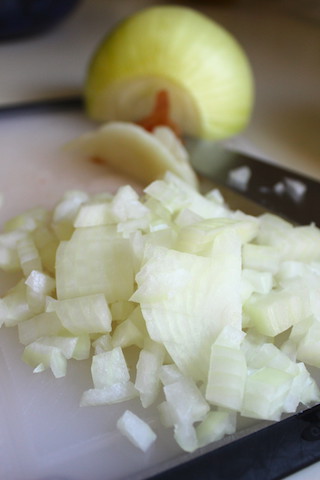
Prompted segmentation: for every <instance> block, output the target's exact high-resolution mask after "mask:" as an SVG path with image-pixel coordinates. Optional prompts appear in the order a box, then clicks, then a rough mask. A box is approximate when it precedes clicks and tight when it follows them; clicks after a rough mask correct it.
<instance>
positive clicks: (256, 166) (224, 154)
mask: <svg viewBox="0 0 320 480" xmlns="http://www.w3.org/2000/svg"><path fill="white" fill-rule="evenodd" d="M187 149H188V151H189V152H190V160H191V163H192V166H193V167H194V169H195V170H196V171H197V172H198V173H200V174H201V175H202V176H204V177H207V178H209V179H211V180H213V181H214V182H215V183H217V184H218V186H219V188H220V187H221V188H224V187H227V189H228V190H230V189H231V190H232V191H234V192H237V197H236V201H238V200H239V196H238V195H239V194H240V195H242V196H243V197H245V199H250V200H252V201H253V202H255V203H256V204H259V205H260V206H261V207H263V208H264V209H266V210H269V211H270V210H271V211H272V212H274V213H276V214H278V215H280V216H283V217H285V218H287V219H288V220H291V221H293V222H295V223H299V224H302V225H306V224H310V223H315V224H316V225H317V226H320V209H319V207H318V205H319V200H320V182H318V181H317V180H314V179H312V178H310V177H308V176H306V175H302V174H300V173H297V172H294V171H291V170H289V169H286V168H284V167H281V166H278V165H275V164H271V163H270V162H268V161H264V160H262V159H256V158H253V157H251V156H249V155H247V154H244V153H238V152H236V151H233V150H230V149H227V148H226V147H225V146H224V145H223V144H219V143H215V142H210V141H199V140H194V139H188V141H187ZM242 167H248V170H249V172H250V178H249V181H248V182H247V183H246V184H245V185H244V186H243V184H242V183H241V182H239V184H238V183H237V182H234V181H233V180H232V175H231V173H232V172H235V170H238V169H240V168H242ZM222 193H223V192H222ZM231 206H232V207H233V208H234V207H235V205H231ZM238 208H239V207H238Z"/></svg>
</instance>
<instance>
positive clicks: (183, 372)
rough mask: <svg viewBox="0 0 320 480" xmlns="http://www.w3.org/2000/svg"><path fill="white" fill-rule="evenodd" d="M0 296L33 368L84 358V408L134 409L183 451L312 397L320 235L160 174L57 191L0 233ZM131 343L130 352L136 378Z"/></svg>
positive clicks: (139, 427)
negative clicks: (154, 420)
mask: <svg viewBox="0 0 320 480" xmlns="http://www.w3.org/2000/svg"><path fill="white" fill-rule="evenodd" d="M0 266H1V268H2V269H3V270H6V271H8V272H10V271H20V272H21V278H20V280H19V282H18V283H17V284H16V286H14V287H13V288H12V289H10V291H8V292H7V294H6V295H5V296H3V298H1V299H0V324H1V325H2V324H4V326H6V327H16V328H17V331H18V335H19V341H20V342H21V343H22V344H23V345H24V353H23V359H24V361H25V362H26V363H27V364H29V365H30V366H31V368H32V369H33V371H34V372H36V373H38V372H42V371H43V370H45V369H51V370H52V373H53V375H54V376H55V377H57V378H59V377H62V376H64V375H66V371H67V365H68V362H69V361H80V360H83V359H88V358H90V359H91V374H92V385H88V389H87V390H86V391H84V392H83V395H82V398H81V399H79V401H80V404H81V405H82V406H89V405H90V406H92V405H108V404H113V403H118V402H127V401H128V400H130V399H132V398H135V397H139V398H140V400H141V403H142V405H143V407H144V408H146V409H147V408H148V407H150V406H151V405H157V407H158V412H159V418H160V419H161V421H162V422H163V424H164V425H165V426H167V427H168V429H171V430H172V431H173V435H174V437H175V439H176V441H177V442H178V444H179V445H180V447H181V448H182V449H184V450H185V451H189V452H191V451H194V450H196V449H197V448H199V447H201V446H204V445H207V444H208V443H210V442H213V441H216V440H218V439H220V438H222V437H224V436H225V435H229V434H232V433H234V432H235V431H236V429H237V422H238V419H239V417H240V416H245V417H249V418H254V419H265V420H272V421H273V420H279V419H280V418H281V415H282V414H283V413H289V412H295V411H296V409H297V408H298V407H299V405H300V404H302V405H310V404H312V403H313V402H318V401H320V394H319V389H318V387H317V385H316V382H315V380H314V379H313V378H312V377H311V375H310V373H309V371H308V369H307V367H308V366H314V367H320V349H319V342H320V231H319V230H318V229H317V228H316V227H315V226H313V225H309V226H292V225H291V224H290V223H288V222H287V221H284V220H282V219H281V218H279V217H277V216H275V215H272V214H263V215H262V216H260V217H252V216H250V215H247V214H245V213H243V212H241V211H232V210H230V209H229V208H228V206H227V205H226V204H225V203H224V201H223V199H222V197H221V195H220V193H219V192H218V191H216V190H213V191H210V192H208V193H207V194H205V195H202V194H200V193H199V192H198V191H196V190H195V189H194V188H193V187H192V186H190V185H188V184H187V183H185V182H184V181H183V180H181V179H179V178H178V177H176V176H175V175H174V174H172V173H167V174H166V175H165V177H164V179H163V180H156V181H154V182H153V183H151V184H150V185H149V186H148V187H146V188H145V190H144V193H143V195H142V196H139V195H138V194H137V193H136V192H135V191H134V190H133V189H132V188H131V187H130V186H124V187H121V188H119V190H118V191H117V193H116V194H115V195H113V196H112V195H110V194H107V193H102V194H99V195H88V194H86V193H84V192H80V191H71V192H67V193H66V194H65V195H64V197H63V198H62V199H61V200H60V201H59V203H58V204H57V205H56V206H55V208H54V209H53V210H52V211H49V210H45V209H42V208H34V209H32V210H30V211H27V212H26V213H24V214H21V215H19V216H17V217H15V218H13V219H11V220H10V221H8V222H6V224H5V225H4V228H3V232H2V233H1V234H0ZM129 347H130V348H131V349H132V348H136V349H137V350H138V352H139V356H138V361H137V364H136V368H135V369H134V372H133V371H132V370H130V368H129V367H128V361H127V352H128V350H129ZM127 406H128V405H127V404H124V410H123V415H122V416H121V418H120V419H118V423H117V426H118V428H119V430H120V431H121V432H122V433H124V434H125V435H126V436H127V437H128V438H129V440H130V441H132V442H133V443H134V444H135V445H136V446H137V447H138V448H140V449H142V450H143V451H145V450H147V449H148V448H149V447H150V445H151V444H153V443H154V442H155V440H156V435H155V433H154V432H153V431H152V430H151V428H150V426H149V425H147V423H146V422H144V421H143V420H142V419H141V418H138V417H137V415H136V414H135V413H134V412H131V411H130V410H128V408H127Z"/></svg>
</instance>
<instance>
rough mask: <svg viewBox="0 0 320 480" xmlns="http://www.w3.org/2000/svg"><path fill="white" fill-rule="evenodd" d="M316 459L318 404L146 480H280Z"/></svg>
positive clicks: (319, 447)
mask: <svg viewBox="0 0 320 480" xmlns="http://www.w3.org/2000/svg"><path fill="white" fill-rule="evenodd" d="M319 459H320V405H316V406H315V407H313V408H310V409H307V410H305V411H304V412H301V413H299V414H296V415H293V416H291V417H288V418H286V419H284V420H281V421H280V422H277V423H274V424H272V425H269V426H267V427H265V428H262V429H261V430H257V431H256V432H254V433H251V434H249V435H245V436H243V437H241V438H239V439H238V440H234V441H231V442H230V443H228V444H227V445H224V446H222V447H220V448H217V449H216V450H212V451H210V452H207V453H205V454H203V455H200V456H198V457H195V458H193V459H191V460H189V461H187V462H184V463H182V464H180V465H177V466H174V467H172V468H170V469H169V470H165V471H163V472H160V473H158V474H156V475H153V476H151V477H149V480H151V479H152V480H176V479H177V478H183V479H184V480H195V479H201V480H234V479H237V480H256V479H259V480H280V479H283V478H284V477H286V476H288V475H291V474H293V473H295V472H297V471H299V470H301V469H303V468H305V467H307V466H309V465H311V464H312V463H314V462H316V461H318V460H319Z"/></svg>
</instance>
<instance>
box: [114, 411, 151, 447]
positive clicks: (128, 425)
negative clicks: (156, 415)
mask: <svg viewBox="0 0 320 480" xmlns="http://www.w3.org/2000/svg"><path fill="white" fill-rule="evenodd" d="M117 428H118V430H119V431H120V432H121V433H122V434H123V435H125V436H126V437H127V438H128V439H129V440H130V442H131V443H133V445H135V446H136V447H138V448H140V450H142V451H143V452H146V451H147V450H148V449H149V448H150V446H151V445H152V444H153V443H154V442H155V440H156V438H157V436H156V434H155V433H154V431H153V430H152V429H151V428H150V427H149V425H148V424H147V423H146V422H144V421H143V420H141V418H139V417H138V416H137V415H135V414H134V413H132V412H131V411H130V410H126V411H125V412H124V414H123V415H122V416H121V417H120V418H119V420H118V422H117Z"/></svg>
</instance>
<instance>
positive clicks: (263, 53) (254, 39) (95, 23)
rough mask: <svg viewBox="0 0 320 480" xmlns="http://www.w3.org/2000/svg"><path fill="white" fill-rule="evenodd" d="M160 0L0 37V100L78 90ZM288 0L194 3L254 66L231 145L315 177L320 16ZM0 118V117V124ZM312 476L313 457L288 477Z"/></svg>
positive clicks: (91, 0) (98, 3) (319, 164)
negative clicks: (107, 49) (247, 115)
mask: <svg viewBox="0 0 320 480" xmlns="http://www.w3.org/2000/svg"><path fill="white" fill-rule="evenodd" d="M159 3H164V2H154V1H145V0H119V1H117V2H113V1H111V0H110V1H108V0H83V1H82V3H80V5H79V7H78V8H77V9H76V10H75V11H74V12H73V14H72V15H70V16H69V17H68V18H66V19H65V20H64V21H63V22H62V23H61V24H59V25H58V26H57V27H56V28H54V29H53V30H50V31H48V32H46V33H44V34H42V35H39V36H35V37H30V38H26V39H17V40H15V41H11V42H2V43H0V65H1V69H0V107H1V106H6V105H11V104H18V103H20V102H26V101H32V100H41V99H49V98H63V97H69V96H72V95H75V94H79V93H81V90H82V86H83V82H84V78H85V74H86V69H87V66H88V63H89V59H90V56H91V55H92V52H93V51H94V49H95V48H96V46H97V45H98V43H99V42H100V41H101V39H102V38H103V36H104V35H105V33H106V32H107V31H108V29H109V28H110V27H111V26H113V25H114V24H115V23H116V22H117V21H118V20H120V19H122V18H123V17H124V16H125V15H128V14H130V13H132V12H133V11H136V10H138V9H140V8H142V7H144V6H146V5H152V4H159ZM289 3H290V2H278V3H277V2H272V1H271V0H270V1H262V2H253V1H251V2H250V1H243V2H241V1H239V2H237V1H232V0H229V1H224V2H223V1H221V0H220V1H219V2H214V1H212V2H209V1H207V2H205V1H203V2H201V1H200V2H194V6H195V7H196V8H198V9H199V10H201V11H203V12H205V13H207V14H209V15H210V16H212V18H214V19H215V20H216V21H218V22H219V23H220V24H222V25H223V26H225V27H226V28H227V29H228V30H229V31H230V32H231V33H232V34H233V35H234V36H235V37H236V38H237V39H238V40H239V42H240V43H241V44H242V46H243V47H244V49H245V50H246V52H247V54H248V57H249V60H250V62H251V65H252V69H253V72H254V76H255V83H256V101H255V109H254V113H253V117H252V120H251V123H250V125H249V127H248V128H247V129H246V131H245V132H243V133H242V134H241V135H239V137H237V138H236V139H234V142H235V144H236V146H237V148H239V149H240V150H243V151H247V152H251V153H254V154H256V155H258V156H260V157H263V158H265V159H266V160H267V161H270V162H275V163H280V164H283V165H286V166H288V167H290V168H292V169H293V170H297V171H300V172H303V173H305V174H308V175H310V176H313V177H315V178H317V179H319V180H320V21H319V19H313V18H312V16H310V15H308V16H306V15H300V12H297V11H296V10H294V9H290V8H287V6H288V5H287V4H289ZM300 3H301V2H300ZM179 4H183V2H179ZM185 4H187V2H185ZM280 4H284V5H282V7H281V8H280ZM188 5H192V2H189V3H188ZM1 122H3V123H1ZM5 122H6V117H5V116H0V129H1V125H4V124H5ZM46 125H47V124H46ZM0 181H1V163H0ZM315 478H320V465H318V464H316V465H314V466H312V467H309V468H308V469H306V470H304V471H302V472H299V473H297V474H295V475H293V476H291V477H290V479H292V480H311V479H313V480H314V479H315Z"/></svg>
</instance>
